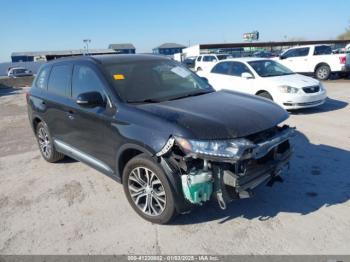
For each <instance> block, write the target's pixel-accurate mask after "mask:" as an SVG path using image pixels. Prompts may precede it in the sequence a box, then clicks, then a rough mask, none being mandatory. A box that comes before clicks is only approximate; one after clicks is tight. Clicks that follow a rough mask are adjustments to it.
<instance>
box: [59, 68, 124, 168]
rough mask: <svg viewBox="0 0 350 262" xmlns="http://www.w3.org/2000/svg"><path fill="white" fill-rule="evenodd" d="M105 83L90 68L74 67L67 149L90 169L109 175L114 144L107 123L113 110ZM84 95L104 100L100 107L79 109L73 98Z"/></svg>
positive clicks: (112, 161)
mask: <svg viewBox="0 0 350 262" xmlns="http://www.w3.org/2000/svg"><path fill="white" fill-rule="evenodd" d="M105 85H106V83H105V82H104V80H103V77H102V76H101V75H100V74H99V73H98V71H97V70H96V69H95V68H94V67H93V65H87V64H76V65H74V69H73V76H72V88H71V99H70V105H69V109H68V111H67V114H68V117H69V119H70V127H71V130H70V134H69V137H68V138H67V139H66V140H65V141H66V143H67V145H68V146H70V147H72V148H73V149H74V150H76V151H78V152H75V153H77V154H80V157H81V158H82V159H81V160H82V161H85V162H88V163H89V164H92V165H94V166H95V167H96V168H98V169H100V170H101V171H106V172H107V173H113V170H114V167H115V156H116V149H117V148H116V146H115V145H116V144H117V142H118V141H113V138H115V136H113V135H112V134H111V132H112V129H111V122H112V121H113V117H114V115H115V108H114V106H113V105H112V104H111V103H110V100H109V98H108V93H107V89H106V88H105ZM86 92H99V93H100V94H101V95H102V97H104V99H105V105H104V106H97V107H93V108H89V107H82V106H80V105H78V104H77V103H76V99H77V97H78V96H79V95H80V94H82V93H86Z"/></svg>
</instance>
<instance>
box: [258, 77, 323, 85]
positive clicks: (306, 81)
mask: <svg viewBox="0 0 350 262" xmlns="http://www.w3.org/2000/svg"><path fill="white" fill-rule="evenodd" d="M262 79H263V80H264V81H265V82H266V83H265V84H269V85H270V86H272V85H274V86H281V85H288V86H292V87H296V88H303V87H306V86H316V85H319V84H320V82H319V81H318V80H316V79H314V78H312V77H308V76H304V75H299V74H293V75H285V76H274V77H265V78H262Z"/></svg>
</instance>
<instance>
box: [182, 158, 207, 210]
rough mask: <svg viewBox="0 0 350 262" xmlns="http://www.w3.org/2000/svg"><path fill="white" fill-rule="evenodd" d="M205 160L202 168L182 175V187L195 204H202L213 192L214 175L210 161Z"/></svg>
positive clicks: (187, 197) (189, 199)
mask: <svg viewBox="0 0 350 262" xmlns="http://www.w3.org/2000/svg"><path fill="white" fill-rule="evenodd" d="M205 162H207V161H204V165H203V169H202V170H194V171H191V172H190V173H189V174H186V175H181V182H182V189H183V192H184V195H185V198H186V199H187V200H188V201H190V202H191V203H193V204H202V203H203V202H205V201H208V200H210V197H211V194H212V192H213V176H212V172H211V171H210V170H208V163H205Z"/></svg>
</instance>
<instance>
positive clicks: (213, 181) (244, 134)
mask: <svg viewBox="0 0 350 262" xmlns="http://www.w3.org/2000/svg"><path fill="white" fill-rule="evenodd" d="M27 103H28V115H29V120H30V124H31V126H32V127H33V130H34V133H35V135H36V138H37V141H38V144H39V148H40V152H41V154H42V156H43V158H44V159H45V160H47V161H49V162H56V161H59V160H61V159H63V158H64V156H69V157H72V158H74V159H77V160H79V161H82V162H84V163H86V164H88V165H90V166H92V167H93V168H95V169H97V170H99V171H101V172H102V173H104V174H106V175H108V176H110V177H112V178H113V179H115V180H116V181H119V182H121V183H123V186H124V191H125V194H126V197H127V199H128V201H129V202H130V204H131V206H132V207H133V208H134V210H135V211H136V212H137V213H138V214H139V215H140V216H142V217H143V218H145V219H147V220H149V221H151V222H154V223H167V222H169V221H170V220H171V218H172V217H174V215H175V214H177V213H184V212H188V211H189V210H190V209H191V208H192V207H193V206H195V205H201V204H202V203H204V202H206V201H208V200H210V199H212V198H214V199H216V200H217V201H218V203H219V206H220V207H221V208H222V209H225V208H226V204H227V203H228V202H230V201H232V200H234V199H239V198H246V197H250V196H251V194H252V193H251V189H253V188H254V187H256V186H258V185H259V184H261V183H262V182H265V181H267V180H270V182H272V181H275V180H276V179H277V178H280V177H279V173H280V171H281V170H282V168H283V167H284V166H285V165H286V164H287V163H288V161H289V158H290V156H291V151H292V150H291V147H290V144H289V138H290V136H291V134H292V132H293V130H292V129H291V128H289V127H288V126H280V125H279V124H280V123H281V122H282V121H284V120H285V119H287V117H288V114H287V113H286V111H284V110H283V109H282V108H281V107H279V106H278V105H276V104H274V103H273V102H270V101H268V100H266V99H263V98H259V97H255V96H250V95H245V94H241V93H235V92H229V91H220V92H215V91H214V90H213V88H212V87H211V86H210V85H209V84H208V82H207V81H206V79H203V78H200V77H199V76H197V75H196V74H194V73H193V72H191V71H190V70H188V69H187V68H185V67H184V66H183V65H181V64H180V63H178V62H175V61H173V60H171V59H169V58H166V57H159V56H152V55H108V56H90V57H89V56H86V57H76V58H68V59H58V60H55V61H52V62H48V63H46V64H45V65H44V66H43V67H42V68H41V69H40V71H39V73H38V74H37V76H36V78H35V80H34V82H33V86H32V88H31V89H30V91H29V92H28V94H27Z"/></svg>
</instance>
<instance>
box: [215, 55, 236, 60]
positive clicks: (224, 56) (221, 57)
mask: <svg viewBox="0 0 350 262" xmlns="http://www.w3.org/2000/svg"><path fill="white" fill-rule="evenodd" d="M217 58H218V59H219V60H224V59H227V58H232V56H230V55H217Z"/></svg>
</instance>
